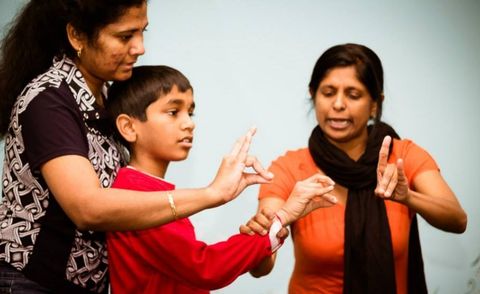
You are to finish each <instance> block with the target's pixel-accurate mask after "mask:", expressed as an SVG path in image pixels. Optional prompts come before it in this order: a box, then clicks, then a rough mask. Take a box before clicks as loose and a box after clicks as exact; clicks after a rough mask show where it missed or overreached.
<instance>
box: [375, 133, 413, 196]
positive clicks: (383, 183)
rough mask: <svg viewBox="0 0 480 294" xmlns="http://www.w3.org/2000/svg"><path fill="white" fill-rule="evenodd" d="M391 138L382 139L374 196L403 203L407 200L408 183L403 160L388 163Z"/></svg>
mask: <svg viewBox="0 0 480 294" xmlns="http://www.w3.org/2000/svg"><path fill="white" fill-rule="evenodd" d="M391 142H392V138H391V137H390V136H386V137H385V138H384V139H383V142H382V147H381V148H380V152H379V155H378V165H377V187H376V188H375V195H377V196H378V197H380V198H384V199H389V200H394V201H397V202H405V201H407V200H408V195H409V191H408V181H407V177H406V176H405V171H404V169H403V160H402V159H398V160H397V162H396V163H395V164H394V163H388V151H389V148H390V144H391Z"/></svg>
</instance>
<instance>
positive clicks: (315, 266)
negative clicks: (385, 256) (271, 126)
mask: <svg viewBox="0 0 480 294" xmlns="http://www.w3.org/2000/svg"><path fill="white" fill-rule="evenodd" d="M397 158H402V159H403V160H404V167H405V173H406V176H407V178H408V181H409V185H411V183H412V180H413V179H414V178H415V176H416V175H418V174H419V173H421V172H423V171H427V170H438V167H437V165H436V163H435V161H434V160H433V158H432V157H431V156H430V155H429V154H428V153H427V152H426V151H425V150H423V149H422V148H420V147H419V146H417V145H415V144H414V143H413V142H412V141H409V140H394V144H393V150H392V154H391V156H390V158H389V162H395V161H396V159H397ZM269 170H270V171H271V172H272V173H273V174H274V175H275V177H274V179H273V183H271V184H265V185H262V186H261V187H260V195H259V198H260V199H262V198H267V197H280V198H283V199H287V198H288V196H289V195H290V192H291V191H292V189H293V187H294V185H295V183H296V182H297V181H301V180H304V179H306V178H308V177H310V176H312V175H313V174H314V173H316V172H318V167H317V166H316V165H315V162H314V161H313V158H312V157H311V155H310V152H309V150H308V148H304V149H299V150H296V151H289V152H287V153H286V154H285V155H284V156H281V157H279V158H278V159H277V160H275V161H274V162H273V163H272V165H271V166H270V168H269ZM385 205H386V209H387V216H388V222H389V225H390V231H391V236H392V244H393V254H394V260H395V274H396V284H397V293H398V294H402V293H407V268H408V267H407V266H408V241H409V240H408V239H409V233H410V223H411V220H412V216H413V214H412V212H411V211H410V210H409V209H408V207H406V206H404V205H402V204H399V203H397V202H393V201H385ZM344 215H345V206H344V205H342V204H337V205H334V206H332V207H329V208H320V209H317V210H315V211H313V212H312V213H310V214H308V215H307V216H305V217H303V218H301V219H300V220H298V221H297V222H295V223H294V224H293V225H292V238H293V242H294V254H295V267H294V270H293V274H292V277H291V280H290V284H289V292H290V293H295V294H301V293H328V294H335V293H338V294H341V293H342V289H343V266H344V264H343V257H344V228H345V222H344Z"/></svg>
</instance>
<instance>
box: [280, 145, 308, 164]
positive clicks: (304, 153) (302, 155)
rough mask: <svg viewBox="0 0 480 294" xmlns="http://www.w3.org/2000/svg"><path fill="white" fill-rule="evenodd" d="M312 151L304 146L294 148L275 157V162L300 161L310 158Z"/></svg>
mask: <svg viewBox="0 0 480 294" xmlns="http://www.w3.org/2000/svg"><path fill="white" fill-rule="evenodd" d="M310 158H311V155H310V151H309V150H308V147H302V148H298V149H292V150H287V151H285V152H284V153H283V154H282V155H280V156H278V157H277V159H275V160H274V161H275V162H298V161H303V160H305V159H310Z"/></svg>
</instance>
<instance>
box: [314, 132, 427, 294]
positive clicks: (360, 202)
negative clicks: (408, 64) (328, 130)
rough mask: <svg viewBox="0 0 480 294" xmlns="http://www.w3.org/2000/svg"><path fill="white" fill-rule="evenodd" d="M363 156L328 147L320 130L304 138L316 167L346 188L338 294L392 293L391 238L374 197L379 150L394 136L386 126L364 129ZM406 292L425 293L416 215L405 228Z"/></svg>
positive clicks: (384, 214)
mask: <svg viewBox="0 0 480 294" xmlns="http://www.w3.org/2000/svg"><path fill="white" fill-rule="evenodd" d="M368 133H369V135H368V141H367V146H366V149H365V153H364V154H363V155H362V156H361V157H360V159H359V160H358V161H354V160H353V159H351V158H350V157H349V156H348V155H347V154H346V153H345V152H343V151H342V150H340V149H338V148H337V147H336V146H334V145H333V144H331V143H330V142H329V141H328V140H327V139H326V138H325V136H324V135H323V132H322V130H321V129H320V127H318V126H317V127H315V128H314V129H313V131H312V134H311V136H310V139H309V144H308V146H309V150H310V154H311V155H312V157H313V160H314V161H315V163H316V165H317V166H318V167H319V168H320V169H321V170H322V171H323V172H324V173H325V174H326V175H328V176H329V177H331V178H332V179H333V180H334V181H335V182H336V183H338V184H340V185H342V186H344V187H346V188H348V201H347V206H346V209H345V245H344V250H345V253H344V255H345V256H344V278H343V279H344V280H343V281H344V282H343V293H345V294H357V293H362V294H363V293H369V294H370V293H372V294H373V293H375V294H376V293H382V294H390V293H391V294H395V293H396V283H395V266H394V259H393V247H392V238H391V235H390V227H389V224H388V219H387V212H386V209H385V201H384V200H383V199H380V198H379V197H376V196H375V194H374V189H375V187H376V184H377V173H376V169H377V163H378V152H379V151H380V147H381V145H382V141H383V138H384V137H385V136H387V135H389V136H391V137H392V138H399V136H398V135H397V133H396V132H395V130H394V129H393V128H392V127H390V126H389V125H387V124H385V123H382V122H380V123H377V124H375V125H373V126H369V127H368ZM408 293H427V287H426V283H425V275H424V272H423V260H422V253H421V248H420V240H419V236H418V227H417V220H416V217H415V218H414V219H413V221H412V225H411V228H410V241H409V257H408Z"/></svg>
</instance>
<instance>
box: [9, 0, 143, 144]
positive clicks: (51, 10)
mask: <svg viewBox="0 0 480 294" xmlns="http://www.w3.org/2000/svg"><path fill="white" fill-rule="evenodd" d="M145 2H146V0H101V1H99V0H31V1H29V2H28V3H27V4H26V5H25V6H24V7H23V9H22V10H21V11H20V12H19V14H17V16H16V17H15V18H14V20H13V21H12V22H11V23H10V24H9V27H8V30H7V32H6V34H5V36H4V38H3V40H2V43H1V47H0V139H1V138H3V137H4V136H5V134H6V132H7V129H8V125H9V120H10V113H11V110H12V107H13V104H14V103H15V100H16V99H17V97H18V95H20V93H21V91H22V89H23V88H24V87H25V86H26V85H27V83H28V82H30V81H31V80H32V79H33V78H35V77H36V76H37V75H39V74H41V73H43V72H44V71H46V70H47V69H48V68H49V67H50V65H51V64H52V59H53V58H54V57H55V56H62V55H63V54H65V55H67V56H69V57H73V56H75V52H74V50H73V48H72V46H71V45H70V43H69V41H68V38H67V31H66V26H67V24H68V23H70V24H71V25H72V26H73V27H74V28H75V29H76V30H77V31H78V32H79V33H82V34H83V35H84V36H85V37H86V38H87V40H88V42H90V43H91V44H94V43H95V42H96V40H97V36H98V33H99V31H100V30H101V29H102V28H103V27H105V26H106V25H108V24H111V23H113V22H115V21H116V20H117V19H118V18H119V17H121V16H122V15H123V14H124V12H125V11H126V10H127V9H128V8H131V7H137V6H140V5H142V4H143V3H145Z"/></svg>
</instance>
